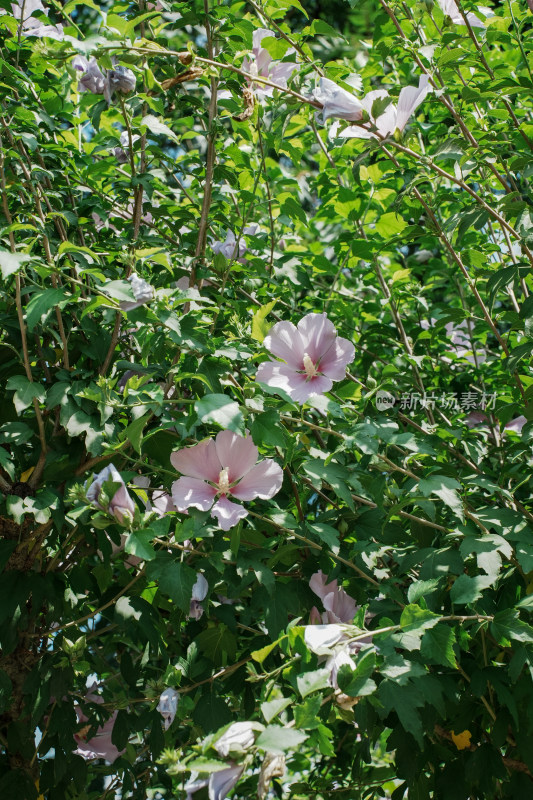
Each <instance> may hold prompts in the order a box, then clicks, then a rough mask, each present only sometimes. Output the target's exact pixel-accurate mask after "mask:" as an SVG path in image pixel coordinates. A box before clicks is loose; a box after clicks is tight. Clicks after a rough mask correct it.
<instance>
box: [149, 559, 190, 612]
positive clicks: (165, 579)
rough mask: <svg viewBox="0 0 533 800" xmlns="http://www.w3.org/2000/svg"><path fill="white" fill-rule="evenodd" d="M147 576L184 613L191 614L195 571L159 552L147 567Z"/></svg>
mask: <svg viewBox="0 0 533 800" xmlns="http://www.w3.org/2000/svg"><path fill="white" fill-rule="evenodd" d="M146 575H147V577H148V579H149V580H152V581H155V582H156V583H157V584H158V586H159V589H160V590H161V592H163V594H166V595H167V596H168V597H170V599H171V600H172V601H173V602H174V603H176V605H177V606H179V608H181V610H182V611H184V612H185V613H186V614H188V613H189V609H190V605H191V597H192V587H193V586H194V584H195V582H196V572H195V571H194V570H193V569H191V568H190V567H188V566H187V565H186V564H183V563H182V562H181V561H177V560H174V559H173V558H172V556H170V555H169V554H168V553H161V552H158V553H157V557H156V558H155V559H154V560H153V561H150V562H149V563H148V564H147V565H146Z"/></svg>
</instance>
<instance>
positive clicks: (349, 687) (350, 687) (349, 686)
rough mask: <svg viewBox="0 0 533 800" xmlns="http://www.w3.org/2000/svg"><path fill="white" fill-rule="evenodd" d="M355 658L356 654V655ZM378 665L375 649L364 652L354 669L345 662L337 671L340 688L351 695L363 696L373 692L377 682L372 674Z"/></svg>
mask: <svg viewBox="0 0 533 800" xmlns="http://www.w3.org/2000/svg"><path fill="white" fill-rule="evenodd" d="M354 658H355V656H354ZM375 666H376V654H375V653H374V651H373V650H370V651H369V652H368V653H363V654H362V655H361V656H360V657H359V658H358V660H357V664H356V667H355V669H354V670H352V669H350V667H349V666H348V664H343V665H342V666H341V668H340V669H339V672H338V673H337V682H338V684H339V689H340V690H341V692H344V694H347V695H349V696H350V697H363V696H365V695H369V694H373V693H374V692H375V690H376V684H375V683H374V681H373V680H372V679H371V677H370V676H371V675H372V673H373V671H374V668H375Z"/></svg>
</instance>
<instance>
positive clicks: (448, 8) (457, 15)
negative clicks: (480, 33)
mask: <svg viewBox="0 0 533 800" xmlns="http://www.w3.org/2000/svg"><path fill="white" fill-rule="evenodd" d="M438 4H439V6H440V7H441V9H442V13H443V14H446V16H447V17H450V19H451V21H452V22H453V23H454V24H455V25H465V21H464V19H463V16H462V14H461V12H460V11H459V8H458V6H457V3H456V2H455V0H438ZM465 16H466V18H467V20H468V23H469V25H470V26H471V27H472V28H484V27H486V26H485V23H484V22H482V21H481V20H480V19H479V17H476V15H475V14H473V13H472V12H471V11H468V12H467V13H466V14H465Z"/></svg>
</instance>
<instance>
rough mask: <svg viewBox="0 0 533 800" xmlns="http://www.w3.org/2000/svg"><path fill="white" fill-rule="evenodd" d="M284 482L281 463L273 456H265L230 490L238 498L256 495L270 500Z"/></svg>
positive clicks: (247, 498) (246, 498) (250, 498)
mask: <svg viewBox="0 0 533 800" xmlns="http://www.w3.org/2000/svg"><path fill="white" fill-rule="evenodd" d="M282 483H283V471H282V469H281V467H280V466H279V464H276V462H275V461H273V460H272V459H271V458H265V460H264V461H260V462H259V463H258V464H256V465H255V467H252V469H251V470H249V472H248V473H247V474H246V475H245V476H244V478H243V479H242V480H241V481H239V483H238V484H237V486H235V487H234V488H233V489H231V490H230V491H231V494H232V496H233V497H236V498H237V499H238V500H253V499H254V498H256V497H260V498H261V499H262V500H269V499H270V498H271V497H274V495H275V494H277V492H279V490H280V489H281V484H282Z"/></svg>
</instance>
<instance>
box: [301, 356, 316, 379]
mask: <svg viewBox="0 0 533 800" xmlns="http://www.w3.org/2000/svg"><path fill="white" fill-rule="evenodd" d="M303 362H304V369H305V374H306V375H307V377H308V378H314V377H316V376H317V375H318V370H317V368H316V367H315V365H314V364H313V362H312V361H311V358H310V357H309V356H308V355H307V353H304V357H303Z"/></svg>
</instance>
